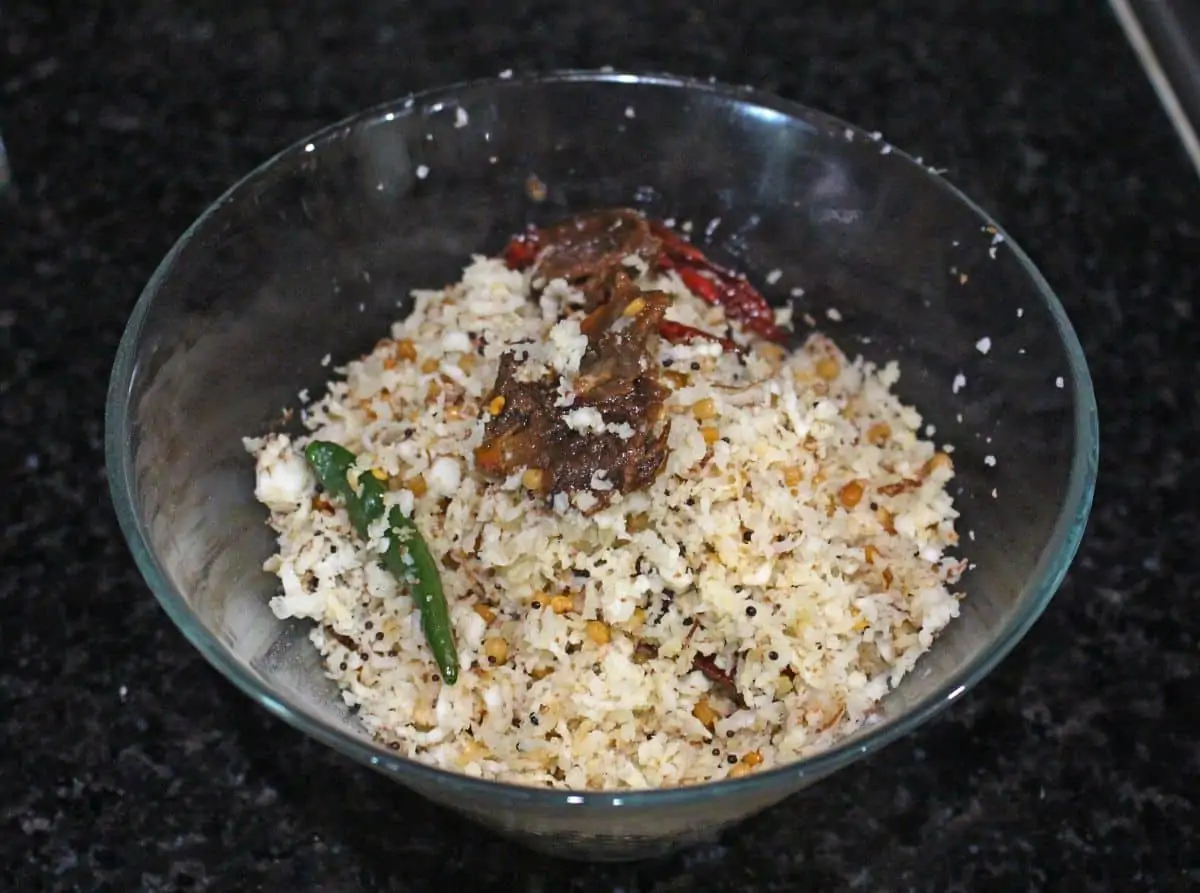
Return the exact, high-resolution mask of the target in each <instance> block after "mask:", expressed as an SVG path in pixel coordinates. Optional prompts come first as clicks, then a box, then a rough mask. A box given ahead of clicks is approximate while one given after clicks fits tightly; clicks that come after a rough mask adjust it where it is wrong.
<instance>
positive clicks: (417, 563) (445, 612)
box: [383, 508, 458, 685]
mask: <svg viewBox="0 0 1200 893" xmlns="http://www.w3.org/2000/svg"><path fill="white" fill-rule="evenodd" d="M405 559H408V560H407V561H406V560H405ZM383 563H384V564H385V565H386V566H387V568H388V570H390V571H391V572H392V573H393V574H395V575H396V576H397V577H400V578H401V579H405V578H407V579H410V580H411V581H412V588H413V596H414V597H415V598H416V600H417V606H418V607H419V608H420V609H421V629H423V630H424V631H425V640H426V641H427V642H429V648H430V650H431V651H432V652H433V657H434V659H435V660H436V661H437V665H438V669H440V670H441V671H442V678H443V679H445V680H446V683H447V684H449V685H453V684H454V683H455V681H457V679H458V648H457V647H455V644H454V625H453V624H452V623H451V622H450V606H449V605H448V604H447V603H446V594H445V593H444V592H443V591H442V577H441V574H439V573H438V567H437V562H436V561H435V560H434V557H433V554H432V553H431V552H430V551H429V545H428V544H427V543H426V542H425V540H424V538H423V537H422V536H421V533H420V531H418V530H417V525H416V524H414V523H413V521H412V519H411V518H406V517H405V516H404V513H403V512H401V511H400V509H399V508H393V509H392V510H391V512H389V513H388V547H387V550H386V551H385V552H384V553H383Z"/></svg>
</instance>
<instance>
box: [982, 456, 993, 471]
mask: <svg viewBox="0 0 1200 893" xmlns="http://www.w3.org/2000/svg"><path fill="white" fill-rule="evenodd" d="M983 464H984V465H987V466H988V467H989V468H995V467H996V457H995V456H984V457H983Z"/></svg>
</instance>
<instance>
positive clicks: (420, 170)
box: [417, 164, 429, 180]
mask: <svg viewBox="0 0 1200 893" xmlns="http://www.w3.org/2000/svg"><path fill="white" fill-rule="evenodd" d="M428 176H429V166H428V165H425V164H418V165H417V179H418V180H424V179H425V178H426V177H428Z"/></svg>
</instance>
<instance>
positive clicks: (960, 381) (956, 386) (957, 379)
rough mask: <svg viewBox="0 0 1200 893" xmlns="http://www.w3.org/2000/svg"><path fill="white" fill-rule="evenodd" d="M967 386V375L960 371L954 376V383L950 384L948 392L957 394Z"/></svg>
mask: <svg viewBox="0 0 1200 893" xmlns="http://www.w3.org/2000/svg"><path fill="white" fill-rule="evenodd" d="M966 386H967V377H966V376H965V375H963V374H962V373H961V372H960V373H958V374H957V375H956V376H954V383H953V384H951V385H950V392H951V393H953V394H957V393H958V392H959V391H961V390H962V389H963V388H965V387H966Z"/></svg>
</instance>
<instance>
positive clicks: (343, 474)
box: [304, 440, 383, 539]
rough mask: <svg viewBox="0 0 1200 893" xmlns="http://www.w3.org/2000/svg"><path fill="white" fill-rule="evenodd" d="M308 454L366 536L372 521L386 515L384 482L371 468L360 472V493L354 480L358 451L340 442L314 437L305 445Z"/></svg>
mask: <svg viewBox="0 0 1200 893" xmlns="http://www.w3.org/2000/svg"><path fill="white" fill-rule="evenodd" d="M304 458H305V459H307V460H308V464H309V466H310V467H311V468H312V470H313V473H314V474H316V476H317V480H319V481H320V482H321V486H322V487H324V488H325V489H326V490H328V491H329V492H330V493H332V494H334V495H335V496H340V497H341V498H342V502H343V503H345V505H346V513H347V514H348V515H349V516H350V523H351V524H353V525H354V529H355V530H357V531H358V535H359V536H361V537H362V538H363V539H366V538H367V528H368V527H370V526H371V522H372V521H374V520H375V519H376V518H379V517H382V515H383V484H382V483H380V482H379V481H377V480H375V476H374V475H373V474H371V473H370V472H368V473H366V474H360V475H359V476H358V486H359V490H360V492H358V493H356V492H355V491H354V487H353V486H351V484H350V472H351V470H352V469H353V468H354V462H355V457H354V454H353V453H352V452H350V451H349V450H348V449H346V448H345V447H344V446H339V445H338V444H336V443H329V442H328V441H324V440H314V441H313V442H312V443H310V444H309V445H308V446H307V447H305V449H304Z"/></svg>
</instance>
